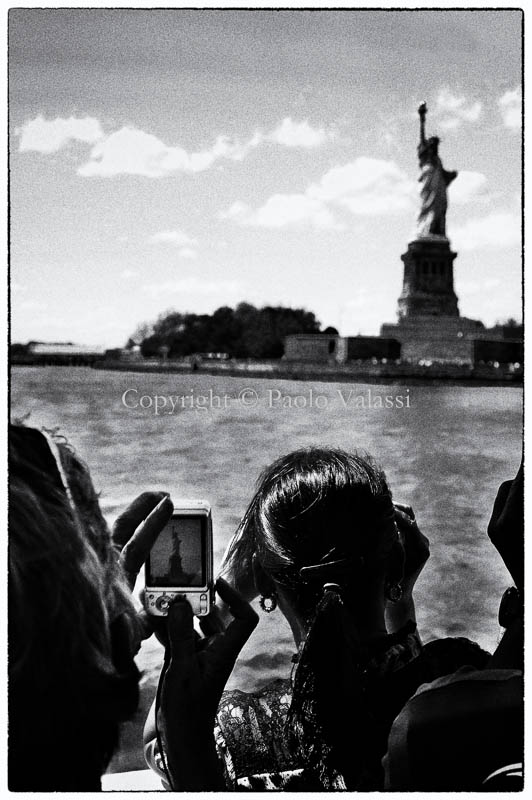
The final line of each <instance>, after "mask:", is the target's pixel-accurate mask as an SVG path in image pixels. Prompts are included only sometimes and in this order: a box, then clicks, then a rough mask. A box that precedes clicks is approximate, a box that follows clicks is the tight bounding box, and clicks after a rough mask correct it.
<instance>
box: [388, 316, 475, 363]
mask: <svg viewBox="0 0 532 800" xmlns="http://www.w3.org/2000/svg"><path fill="white" fill-rule="evenodd" d="M484 330H485V328H484V325H483V324H482V322H479V321H478V320H475V319H469V318H468V317H459V316H434V315H431V316H421V315H418V316H412V317H408V318H403V319H400V320H399V322H398V323H397V324H395V325H394V324H389V323H385V324H384V325H382V327H381V336H385V337H387V338H393V339H397V340H398V341H399V342H401V358H402V359H403V360H405V361H413V362H415V363H417V362H419V361H421V360H425V361H448V362H459V363H468V364H472V363H473V341H474V340H475V339H477V338H481V337H482V334H483V332H484Z"/></svg>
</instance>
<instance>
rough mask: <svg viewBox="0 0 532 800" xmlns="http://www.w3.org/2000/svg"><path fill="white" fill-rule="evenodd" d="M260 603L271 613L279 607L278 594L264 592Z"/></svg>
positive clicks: (263, 608) (264, 609)
mask: <svg viewBox="0 0 532 800" xmlns="http://www.w3.org/2000/svg"><path fill="white" fill-rule="evenodd" d="M259 604H260V607H261V608H262V610H263V611H265V612H266V614H271V613H272V611H275V609H276V608H277V595H276V594H274V593H273V592H272V594H263V595H261V597H260V600H259Z"/></svg>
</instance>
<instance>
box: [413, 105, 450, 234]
mask: <svg viewBox="0 0 532 800" xmlns="http://www.w3.org/2000/svg"><path fill="white" fill-rule="evenodd" d="M418 113H419V121H420V137H419V145H418V148H417V153H418V158H419V166H420V169H421V172H420V175H419V179H418V180H419V183H420V184H421V186H420V197H421V210H420V212H419V216H418V218H417V231H416V233H417V238H418V239H421V238H424V237H433V236H437V237H443V238H445V215H446V213H447V187H448V186H449V184H450V183H451V182H452V181H454V179H455V178H456V176H457V174H458V173H457V172H454V171H453V172H449V171H448V170H446V169H444V168H443V165H442V163H441V160H440V157H439V155H438V145H439V143H440V140H439V139H438V137H437V136H431V137H430V138H429V139H427V138H426V137H425V117H426V115H427V105H426V103H421V105H420V106H419V108H418Z"/></svg>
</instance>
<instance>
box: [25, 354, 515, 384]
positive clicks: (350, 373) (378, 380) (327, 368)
mask: <svg viewBox="0 0 532 800" xmlns="http://www.w3.org/2000/svg"><path fill="white" fill-rule="evenodd" d="M11 366H13V367H17V366H20V367H24V366H25V367H41V368H42V367H45V366H66V367H68V366H70V367H72V366H74V365H72V364H62V365H59V364H57V363H56V364H50V365H48V364H36V363H33V364H30V363H22V362H20V361H17V362H12V364H11ZM77 366H85V367H90V368H91V369H97V370H109V371H112V372H140V373H154V374H163V375H165V374H186V375H212V376H217V377H221V376H224V375H226V376H227V377H231V378H238V377H245V378H246V379H254V378H257V379H262V380H264V379H267V378H275V379H277V380H291V381H319V382H322V383H362V384H368V385H372V384H396V385H407V384H411V383H412V382H415V383H417V384H419V385H445V384H447V385H448V384H451V385H457V386H518V387H522V386H523V370H522V368H519V369H518V370H515V371H511V370H509V369H508V368H495V367H488V366H478V367H470V366H467V365H465V366H463V365H455V364H437V365H434V364H433V365H431V366H421V365H417V364H416V365H414V364H356V365H355V364H353V365H331V364H323V365H321V364H316V363H304V362H282V361H264V362H260V361H254V362H253V361H250V362H232V363H230V364H228V363H227V362H222V363H199V364H198V363H195V364H194V366H192V365H191V364H190V363H189V362H177V361H172V362H162V361H149V362H140V361H118V360H117V361H111V360H102V361H95V362H93V363H92V364H84V365H77Z"/></svg>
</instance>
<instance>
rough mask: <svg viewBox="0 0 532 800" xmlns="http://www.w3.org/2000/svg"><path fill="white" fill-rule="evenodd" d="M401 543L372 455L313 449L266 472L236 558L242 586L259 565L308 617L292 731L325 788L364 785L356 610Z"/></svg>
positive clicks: (364, 717) (366, 715) (364, 722)
mask: <svg viewBox="0 0 532 800" xmlns="http://www.w3.org/2000/svg"><path fill="white" fill-rule="evenodd" d="M396 541H397V532H396V527H395V522H394V518H393V504H392V500H391V493H390V490H389V487H388V484H387V482H386V478H385V476H384V473H383V472H382V470H381V469H380V468H379V467H378V466H377V465H376V464H375V463H374V461H373V460H372V459H371V457H370V456H368V455H366V454H364V455H362V454H357V453H346V452H344V451H342V450H338V449H332V448H316V447H314V448H309V449H304V450H297V451H295V452H293V453H290V454H288V455H287V456H284V457H282V458H280V459H278V460H277V461H276V462H275V463H273V464H272V465H271V466H270V467H268V468H267V469H266V470H265V471H264V472H263V474H262V475H261V477H260V479H259V481H258V485H257V490H256V493H255V495H254V497H253V499H252V501H251V503H250V505H249V507H248V510H247V511H246V514H245V516H244V518H243V520H242V522H241V525H240V528H239V531H237V534H236V536H235V538H234V540H233V543H232V545H231V547H230V549H229V551H228V554H227V559H228V561H229V562H230V563H231V564H232V568H233V574H235V575H236V583H237V587H238V583H239V578H240V580H242V581H244V578H245V576H246V574H249V570H251V569H253V560H254V559H255V560H256V561H257V562H258V565H259V566H260V568H261V569H262V570H264V571H265V572H266V573H267V575H269V576H270V577H271V578H273V579H274V580H275V581H276V582H277V583H278V584H280V585H281V586H282V587H284V588H285V589H286V590H288V591H289V592H291V596H292V597H293V600H294V605H295V606H296V607H297V609H298V610H299V611H300V613H301V614H302V615H303V616H304V617H305V618H306V620H307V623H308V626H307V630H308V633H307V637H306V640H305V642H304V643H303V645H302V648H301V651H300V654H299V662H298V666H297V669H296V672H295V676H294V681H293V699H292V704H291V708H290V712H289V716H288V725H289V732H290V737H291V740H292V743H293V745H294V746H295V747H296V748H297V749H298V750H299V752H300V754H301V756H302V758H303V759H304V762H305V763H306V765H307V766H308V767H310V768H311V769H313V770H316V771H317V772H318V773H319V776H320V780H321V781H322V784H323V785H324V786H325V788H334V786H335V776H336V775H337V773H338V772H340V773H341V774H342V775H343V776H344V777H345V778H346V780H349V782H350V783H351V784H353V783H356V781H357V779H358V776H359V775H360V773H361V770H362V769H363V764H364V754H365V752H366V748H367V746H368V743H369V742H370V740H371V730H370V727H371V720H370V710H369V709H368V708H367V707H366V703H365V700H364V686H363V676H362V672H363V668H364V664H365V661H366V660H367V658H368V654H367V652H365V649H364V647H363V646H362V643H361V641H360V637H359V634H358V628H357V613H358V612H360V606H361V604H362V603H364V599H365V590H366V588H367V586H368V585H369V583H370V582H372V581H375V580H376V579H378V578H379V577H380V578H383V575H384V572H385V570H386V565H387V564H388V562H389V559H390V557H391V553H392V551H393V548H394V545H395V544H396ZM305 568H307V569H305ZM351 788H353V787H351Z"/></svg>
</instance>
